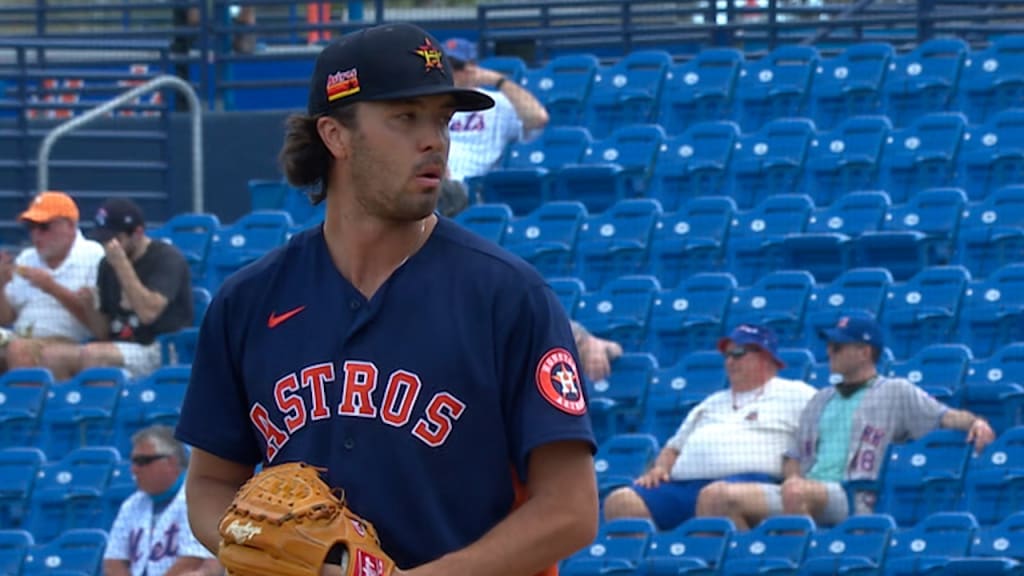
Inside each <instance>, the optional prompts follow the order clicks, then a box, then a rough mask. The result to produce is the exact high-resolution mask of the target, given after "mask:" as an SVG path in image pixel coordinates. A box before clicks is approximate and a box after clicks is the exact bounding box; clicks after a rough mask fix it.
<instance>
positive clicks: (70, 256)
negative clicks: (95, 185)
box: [0, 192, 103, 368]
mask: <svg viewBox="0 0 1024 576" xmlns="http://www.w3.org/2000/svg"><path fill="white" fill-rule="evenodd" d="M78 217H79V215H78V206H77V205H76V204H75V201H74V200H73V199H72V198H71V197H70V196H68V195H67V194H64V193H63V192H43V193H41V194H39V195H38V196H36V197H35V199H34V200H32V203H31V204H30V205H29V207H28V209H27V210H25V211H24V212H22V213H21V215H20V216H18V219H19V220H20V221H22V222H24V223H25V225H26V226H28V231H29V237H30V238H31V240H32V246H31V247H30V248H26V249H24V250H23V251H22V252H21V253H20V254H18V257H17V258H16V259H14V260H13V261H12V259H11V256H10V255H9V254H7V253H6V252H0V285H2V287H3V289H2V290H0V325H3V326H13V330H11V331H8V330H6V329H0V332H2V338H0V339H2V340H3V341H4V342H5V343H6V346H5V347H3V348H2V349H3V350H4V351H5V354H3V355H2V356H4V357H5V358H6V367H8V368H21V367H26V366H36V365H38V364H39V354H40V350H41V349H42V347H43V345H45V344H47V343H51V342H66V343H71V344H74V343H79V342H83V341H85V340H87V339H88V338H90V337H91V334H90V333H89V329H88V328H87V327H86V326H85V324H84V322H85V319H86V314H87V310H86V306H85V305H84V304H83V303H82V302H81V300H79V298H78V297H77V296H76V295H75V293H76V292H77V291H78V290H79V289H80V288H83V287H88V286H94V285H95V284H96V270H97V268H98V266H99V263H100V260H101V259H102V258H103V247H102V246H100V244H99V243H98V242H94V241H92V240H87V239H86V238H85V237H84V236H83V235H82V232H81V230H79V228H78ZM0 364H2V363H0Z"/></svg>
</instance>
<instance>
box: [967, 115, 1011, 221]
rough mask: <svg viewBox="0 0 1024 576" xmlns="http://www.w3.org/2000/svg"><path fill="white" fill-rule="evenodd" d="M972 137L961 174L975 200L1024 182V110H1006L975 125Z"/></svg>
mask: <svg viewBox="0 0 1024 576" xmlns="http://www.w3.org/2000/svg"><path fill="white" fill-rule="evenodd" d="M1021 104H1024V101H1022V102H1021ZM969 136H970V138H969V139H967V140H965V141H964V148H963V151H962V152H961V153H960V158H959V161H960V169H959V170H958V173H959V176H960V185H961V186H963V187H964V188H965V189H966V190H967V192H968V196H969V197H970V199H971V200H972V201H980V200H984V199H985V197H987V196H988V195H989V194H990V193H992V192H994V191H996V190H998V189H999V188H1002V187H1003V186H1007V185H1010V184H1019V183H1021V182H1022V181H1024V109H1020V108H1012V109H1009V110H1003V111H1002V112H999V113H997V114H995V115H994V116H992V118H990V119H989V121H988V122H986V123H985V124H981V125H977V126H973V127H972V128H971V129H970V133H969Z"/></svg>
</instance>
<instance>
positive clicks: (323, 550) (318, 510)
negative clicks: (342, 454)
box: [217, 462, 395, 576]
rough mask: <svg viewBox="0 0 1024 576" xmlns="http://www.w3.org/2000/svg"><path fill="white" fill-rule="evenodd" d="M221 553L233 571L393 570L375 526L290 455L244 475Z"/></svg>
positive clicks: (224, 526) (296, 575) (287, 575)
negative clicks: (286, 460) (288, 459)
mask: <svg viewBox="0 0 1024 576" xmlns="http://www.w3.org/2000/svg"><path fill="white" fill-rule="evenodd" d="M220 536H221V541H220V550H219V551H218V554H217V557H218V559H219V560H220V562H221V564H223V565H224V568H225V569H226V570H227V572H228V574H229V575H230V576H319V575H320V568H321V567H322V566H323V565H324V564H325V563H329V564H340V565H341V569H342V573H343V574H345V575H346V576H367V575H372V576H390V574H391V573H392V571H393V570H394V567H395V563H394V562H393V561H392V560H391V559H390V558H389V557H388V556H387V554H385V553H384V551H383V550H381V549H380V540H379V539H378V538H377V531H376V530H375V529H374V528H373V525H371V524H370V523H369V522H367V521H365V520H363V519H362V518H360V517H359V516H357V515H355V514H354V513H352V511H351V510H349V509H348V507H347V506H346V505H345V501H344V499H343V497H339V495H337V494H335V493H334V491H332V490H331V488H330V487H329V486H327V484H326V483H324V481H323V480H322V479H321V478H320V474H319V472H318V471H317V469H316V468H313V467H312V466H308V465H306V464H302V463H298V462H296V463H289V464H281V465H279V466H273V467H270V468H266V469H264V470H262V471H261V472H260V473H258V474H256V475H255V476H253V477H252V478H250V479H249V481H248V482H246V483H245V484H244V485H243V486H242V488H241V489H240V490H239V491H238V493H237V494H236V495H235V499H234V501H233V502H232V503H231V506H230V507H229V508H228V510H227V512H225V513H224V517H223V518H221V521H220Z"/></svg>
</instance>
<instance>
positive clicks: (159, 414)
mask: <svg viewBox="0 0 1024 576" xmlns="http://www.w3.org/2000/svg"><path fill="white" fill-rule="evenodd" d="M190 376H191V366H187V365H178V366H163V367H161V368H157V369H156V370H155V371H154V372H153V373H152V374H150V375H149V376H147V377H145V378H142V379H140V380H138V381H135V382H133V383H132V384H131V385H129V386H126V387H124V389H123V391H122V393H121V401H120V403H119V404H118V406H117V411H116V412H115V413H114V438H113V440H112V441H111V442H110V444H112V445H114V446H115V447H117V449H118V450H119V451H120V453H121V454H124V455H127V454H129V453H131V450H132V442H131V437H132V434H134V433H135V432H137V431H139V430H141V429H142V428H145V427H147V426H152V425H155V424H163V425H167V426H174V425H176V424H177V422H178V416H179V415H180V413H181V404H182V402H183V401H184V399H185V390H186V389H187V388H188V382H189V378H190Z"/></svg>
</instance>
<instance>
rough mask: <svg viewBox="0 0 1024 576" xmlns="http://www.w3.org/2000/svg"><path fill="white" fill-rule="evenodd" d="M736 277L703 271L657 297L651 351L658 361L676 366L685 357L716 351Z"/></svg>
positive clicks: (653, 317)
mask: <svg viewBox="0 0 1024 576" xmlns="http://www.w3.org/2000/svg"><path fill="white" fill-rule="evenodd" d="M735 290H736V278H735V277H733V275H732V274H729V273H727V272H701V273H697V274H694V275H693V276H689V277H688V278H686V279H685V280H684V281H683V283H682V284H680V285H679V286H678V287H676V288H674V289H672V290H668V291H665V292H662V293H661V294H659V295H658V296H657V298H655V300H654V305H653V308H652V311H651V337H650V340H651V342H650V343H651V349H652V350H653V351H654V354H655V356H657V358H658V361H659V362H661V363H663V364H665V365H669V364H674V363H675V362H676V361H677V360H678V359H680V358H681V357H682V356H683V355H684V354H686V353H688V352H691V351H695V350H706V349H711V348H714V346H715V345H716V343H717V342H718V339H719V337H721V335H722V324H723V322H724V321H725V319H726V314H727V312H728V310H729V303H730V302H731V301H732V296H733V293H734V292H735Z"/></svg>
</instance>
